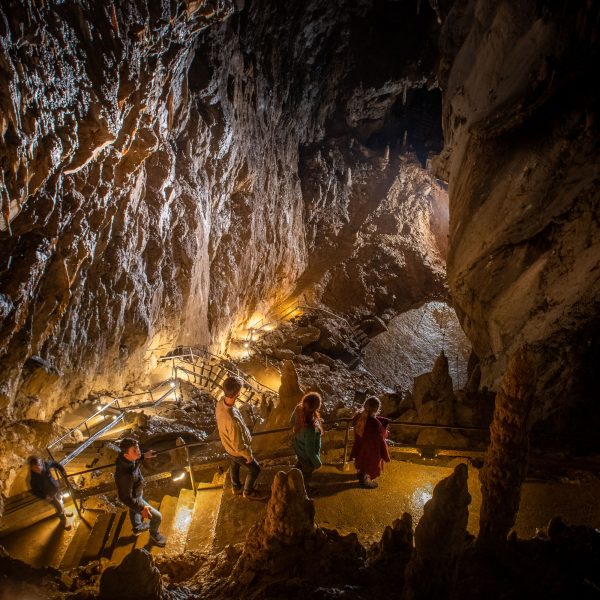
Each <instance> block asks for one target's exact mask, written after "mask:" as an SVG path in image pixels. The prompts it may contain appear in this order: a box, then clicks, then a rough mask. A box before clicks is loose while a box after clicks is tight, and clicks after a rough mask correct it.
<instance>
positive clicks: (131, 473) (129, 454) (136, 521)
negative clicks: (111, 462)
mask: <svg viewBox="0 0 600 600" xmlns="http://www.w3.org/2000/svg"><path fill="white" fill-rule="evenodd" d="M119 447H120V449H121V452H120V453H119V456H118V457H117V469H116V471H115V483H116V484H117V492H118V494H119V500H121V502H123V504H125V506H127V508H129V518H130V520H131V527H132V529H133V535H135V536H138V535H140V533H142V532H144V531H147V530H148V529H150V541H151V542H152V543H153V544H155V545H156V546H160V547H163V546H165V545H166V543H167V538H166V537H165V536H164V535H162V533H160V532H159V531H158V528H159V527H160V523H161V521H162V515H161V514H160V513H159V512H158V511H157V510H156V509H155V508H154V507H152V506H150V504H148V503H147V502H146V501H145V500H144V497H143V493H144V477H143V476H142V472H141V470H140V464H141V463H142V461H143V460H144V459H147V458H153V457H154V456H155V455H156V453H155V452H154V450H148V452H145V453H144V455H143V456H142V453H141V452H140V447H139V445H138V443H137V441H136V440H134V439H133V438H125V439H123V440H122V441H121V443H120V444H119ZM145 519H148V520H149V521H150V522H149V523H144V520H145Z"/></svg>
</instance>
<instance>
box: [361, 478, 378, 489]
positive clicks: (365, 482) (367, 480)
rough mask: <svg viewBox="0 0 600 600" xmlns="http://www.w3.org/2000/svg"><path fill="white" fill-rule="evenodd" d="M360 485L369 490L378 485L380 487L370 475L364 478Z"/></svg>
mask: <svg viewBox="0 0 600 600" xmlns="http://www.w3.org/2000/svg"><path fill="white" fill-rule="evenodd" d="M360 485H361V486H362V487H364V488H367V489H368V490H374V489H375V488H376V487H379V484H378V483H377V482H376V481H373V480H372V479H371V478H370V477H369V476H368V475H367V476H366V477H364V478H363V479H362V481H361V482H360Z"/></svg>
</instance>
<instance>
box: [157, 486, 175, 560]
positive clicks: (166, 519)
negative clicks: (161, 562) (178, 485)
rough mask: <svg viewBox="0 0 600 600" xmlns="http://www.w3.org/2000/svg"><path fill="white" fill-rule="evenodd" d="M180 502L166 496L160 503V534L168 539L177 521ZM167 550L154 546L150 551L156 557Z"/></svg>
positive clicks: (173, 497)
mask: <svg viewBox="0 0 600 600" xmlns="http://www.w3.org/2000/svg"><path fill="white" fill-rule="evenodd" d="M178 501H179V498H176V497H175V496H164V497H163V499H162V501H161V503H160V508H159V509H158V510H160V512H161V514H162V523H161V525H160V532H161V533H162V534H163V535H165V536H167V538H168V537H170V534H171V528H172V526H173V523H174V521H175V516H176V513H177V502H178ZM167 546H168V542H167ZM165 550H166V548H160V547H159V546H152V549H151V550H150V552H151V553H152V554H154V555H155V556H156V555H158V554H163V553H164V552H165Z"/></svg>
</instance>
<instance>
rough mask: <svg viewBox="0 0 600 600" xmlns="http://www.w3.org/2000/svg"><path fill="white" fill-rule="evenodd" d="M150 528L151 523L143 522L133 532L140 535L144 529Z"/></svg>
mask: <svg viewBox="0 0 600 600" xmlns="http://www.w3.org/2000/svg"><path fill="white" fill-rule="evenodd" d="M148 529H150V523H142V524H141V525H140V526H139V527H136V528H135V529H134V530H133V531H132V533H133V535H135V537H137V536H138V535H140V534H142V533H144V531H148Z"/></svg>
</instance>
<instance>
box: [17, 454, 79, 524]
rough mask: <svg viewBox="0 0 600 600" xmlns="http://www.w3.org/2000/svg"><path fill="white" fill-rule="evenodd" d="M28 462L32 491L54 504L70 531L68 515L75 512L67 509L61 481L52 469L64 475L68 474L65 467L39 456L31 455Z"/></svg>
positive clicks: (57, 514)
mask: <svg viewBox="0 0 600 600" xmlns="http://www.w3.org/2000/svg"><path fill="white" fill-rule="evenodd" d="M27 462H28V463H29V483H30V485H31V493H32V494H33V495H34V496H36V497H38V498H40V499H41V500H45V501H46V502H48V503H49V504H52V506H54V508H55V509H56V516H57V517H58V518H59V519H60V522H61V524H62V526H63V527H64V528H65V529H66V530H67V531H68V530H69V529H71V525H70V524H69V523H68V521H67V517H72V516H73V513H71V512H66V511H65V507H64V506H63V503H62V498H61V496H60V492H59V488H60V483H59V482H58V480H57V479H56V478H55V477H54V476H53V475H52V471H51V470H50V469H56V470H57V471H60V473H62V475H66V473H65V469H64V467H63V466H62V465H61V464H60V463H57V462H55V461H53V460H50V461H49V460H43V459H41V458H40V457H39V456H30V457H29V459H28V461H27Z"/></svg>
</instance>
